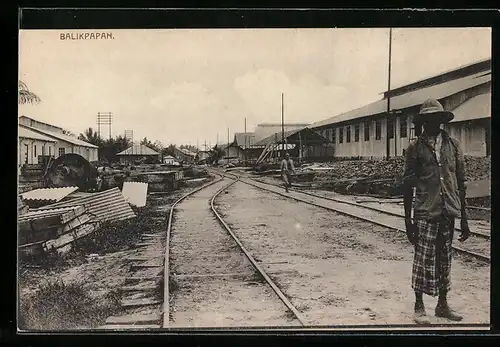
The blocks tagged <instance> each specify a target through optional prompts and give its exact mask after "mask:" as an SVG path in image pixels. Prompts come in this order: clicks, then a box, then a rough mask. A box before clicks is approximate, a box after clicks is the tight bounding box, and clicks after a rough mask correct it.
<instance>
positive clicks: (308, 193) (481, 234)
mask: <svg viewBox="0 0 500 347" xmlns="http://www.w3.org/2000/svg"><path fill="white" fill-rule="evenodd" d="M248 179H251V180H253V181H255V182H259V183H262V184H266V185H269V186H273V187H280V186H279V185H277V184H272V183H268V182H263V181H260V180H256V179H252V178H248ZM290 190H291V191H294V192H296V193H299V194H304V195H309V196H313V197H316V198H320V199H325V200H330V201H334V202H339V203H342V204H347V205H352V206H357V207H361V208H366V209H368V210H372V211H376V212H380V213H384V214H387V215H390V216H395V217H401V218H404V214H401V213H397V212H392V211H386V210H383V209H381V208H377V207H373V206H365V205H362V204H360V203H357V202H353V201H347V200H342V199H335V198H331V197H327V196H321V195H318V194H314V193H311V192H304V191H301V190H298V189H293V188H291V189H290ZM455 230H456V231H462V229H460V228H457V227H455ZM470 233H471V235H474V236H477V237H480V238H483V239H488V240H490V238H491V236H490V235H488V234H483V233H480V232H477V231H471V232H470Z"/></svg>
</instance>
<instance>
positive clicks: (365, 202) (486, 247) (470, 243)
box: [254, 179, 491, 257]
mask: <svg viewBox="0 0 500 347" xmlns="http://www.w3.org/2000/svg"><path fill="white" fill-rule="evenodd" d="M254 182H266V183H271V184H274V185H276V184H277V183H278V181H275V182H272V181H269V180H261V179H259V180H257V181H254ZM265 187H266V188H268V189H273V190H275V191H276V190H278V191H280V192H282V189H281V188H280V187H275V186H269V185H265ZM301 192H304V193H312V194H314V195H315V196H317V197H325V198H331V199H336V200H339V201H342V202H348V203H349V202H350V203H357V204H359V205H360V206H366V207H372V208H376V209H378V210H382V211H387V212H389V213H396V214H398V215H399V217H397V216H392V215H386V214H384V213H383V212H381V211H374V210H366V211H365V213H366V214H365V216H366V217H370V218H374V219H376V220H380V221H387V222H388V223H389V224H390V225H395V226H398V227H399V228H400V229H401V230H403V229H404V219H403V216H404V210H403V207H402V206H401V205H398V204H395V203H388V202H384V203H377V202H373V200H374V199H373V198H372V199H371V202H370V200H369V199H368V198H361V197H359V196H358V197H357V196H350V195H341V194H338V193H335V192H330V191H322V190H306V189H300V190H292V191H290V194H291V195H293V196H296V197H298V198H301V199H304V200H307V201H309V200H315V199H314V198H311V197H310V196H309V195H306V194H301ZM360 201H361V202H360ZM322 205H324V206H335V205H338V203H336V202H332V201H331V200H322ZM347 208H348V209H350V210H352V211H353V212H354V211H355V210H357V209H358V208H357V207H356V206H353V207H352V208H349V206H347ZM455 226H456V227H460V220H459V219H456V220H455ZM469 226H470V228H471V230H472V231H473V232H474V231H476V232H480V233H482V234H486V235H490V230H489V228H488V227H489V223H488V222H487V221H482V220H477V221H474V220H470V221H469ZM459 237H460V232H458V231H457V232H455V234H454V244H455V245H457V246H459V247H460V248H462V249H465V250H467V251H471V252H476V253H479V254H482V255H484V256H487V257H490V248H491V242H490V240H488V239H485V238H483V237H477V236H475V235H471V237H470V238H469V239H468V240H467V242H464V243H460V242H459V241H458V239H459Z"/></svg>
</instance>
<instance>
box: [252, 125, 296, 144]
mask: <svg viewBox="0 0 500 347" xmlns="http://www.w3.org/2000/svg"><path fill="white" fill-rule="evenodd" d="M303 129H305V127H304V128H301V129H294V130H288V131H285V133H284V138H285V139H286V138H287V137H288V136H291V135H293V134H296V133H298V132H299V131H301V130H303ZM276 138H277V139H278V141H281V132H280V133H274V134H272V135H269V136H268V137H266V138H264V139H262V140H260V141H259V142H257V143H255V145H256V146H265V145H267V144H268V143H272V142H275V141H276Z"/></svg>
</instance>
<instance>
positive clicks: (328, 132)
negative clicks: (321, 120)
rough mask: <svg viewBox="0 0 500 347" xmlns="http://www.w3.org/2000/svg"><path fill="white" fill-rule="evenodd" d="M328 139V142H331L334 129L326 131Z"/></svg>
mask: <svg viewBox="0 0 500 347" xmlns="http://www.w3.org/2000/svg"><path fill="white" fill-rule="evenodd" d="M326 138H327V139H328V141H330V139H331V138H332V129H328V130H327V131H326Z"/></svg>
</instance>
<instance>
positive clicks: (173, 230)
mask: <svg viewBox="0 0 500 347" xmlns="http://www.w3.org/2000/svg"><path fill="white" fill-rule="evenodd" d="M230 179H231V178H230ZM237 181H238V178H235V179H231V182H229V183H225V182H224V181H223V179H222V176H221V178H220V179H218V180H215V181H213V182H211V183H209V184H207V185H205V186H202V187H201V188H199V189H197V190H195V191H193V192H191V193H189V194H186V195H185V196H183V197H182V198H180V199H179V200H178V201H176V202H175V203H174V204H173V205H172V207H171V209H170V213H169V218H168V225H167V241H166V246H165V264H164V274H163V276H164V283H165V285H164V295H163V296H164V298H163V322H162V328H169V327H172V326H176V327H178V326H183V327H185V326H186V325H189V326H192V325H194V326H205V327H207V325H206V323H208V322H210V323H208V324H210V325H208V326H211V323H215V325H220V326H227V324H226V325H223V324H222V323H223V322H224V321H225V322H226V323H227V320H226V318H225V317H224V316H225V315H224V314H223V313H221V311H224V310H225V308H227V309H229V310H230V311H231V309H232V306H233V305H234V306H235V307H237V308H238V309H240V310H243V311H245V312H246V311H248V312H246V313H245V316H244V317H245V318H243V317H239V318H240V322H238V317H236V318H234V317H231V314H232V312H229V313H226V315H227V316H228V317H227V319H230V320H231V322H232V323H233V324H230V325H234V323H235V321H236V325H237V326H244V325H245V323H246V324H249V323H252V325H255V324H256V322H257V325H258V322H259V319H261V320H262V322H266V321H269V320H272V321H274V322H276V323H277V325H290V321H293V322H294V323H295V324H292V325H299V326H303V325H305V320H304V318H303V317H302V316H301V314H300V312H299V311H298V310H297V309H296V308H295V307H294V306H293V305H292V303H291V302H290V301H289V300H288V298H287V297H286V296H285V295H284V294H283V292H282V291H281V290H280V288H279V287H278V286H277V285H276V284H275V283H274V282H273V280H272V279H271V278H270V276H269V275H268V274H267V273H266V271H264V270H263V268H262V267H261V266H260V265H259V263H258V261H257V260H256V259H254V258H253V256H252V255H251V254H250V253H249V252H248V250H247V249H246V248H245V247H244V245H243V244H242V243H241V242H240V241H239V240H238V238H237V237H236V235H235V234H234V233H233V232H232V230H231V228H230V226H229V225H228V224H227V223H226V222H225V221H224V219H223V217H222V216H221V215H220V213H218V212H217V210H216V206H215V200H216V198H217V197H218V196H219V195H220V194H221V193H222V192H224V191H226V189H227V188H229V187H230V186H232V185H233V184H235V183H236V182H237ZM207 194H208V195H207ZM187 198H189V199H187ZM186 199H187V200H186ZM184 200H186V201H185V204H183V205H182V206H184V208H185V209H186V212H185V213H183V211H182V210H181V211H177V213H176V214H175V216H174V211H175V210H176V209H178V208H180V207H179V204H180V203H181V202H183V201H184ZM207 203H209V204H207ZM203 205H204V208H200V206H203ZM207 205H208V206H207ZM194 211H195V212H194ZM174 217H175V218H174ZM213 223H215V224H213ZM176 225H177V226H178V227H176ZM200 269H201V270H200ZM228 269H230V270H228ZM224 270H225V271H224ZM221 271H222V273H220V272H221ZM218 272H219V273H218ZM171 287H174V289H175V291H174V293H172V288H171ZM249 287H252V288H251V289H249ZM221 292H222V293H223V294H224V295H226V294H227V297H226V298H225V301H224V303H225V307H220V306H219V307H216V308H215V309H216V311H215V309H213V310H210V309H209V308H208V307H210V305H216V304H217V303H216V301H217V299H219V297H220V295H221ZM276 297H277V298H279V300H280V301H281V302H279V304H278V305H276V302H277V300H276V299H277V298H276ZM233 299H234V300H235V301H231V300H233ZM200 300H201V302H202V304H201V305H203V309H201V308H200V305H198V304H197V302H200ZM273 301H274V302H273ZM172 302H173V303H172ZM264 302H265V303H266V304H265V307H266V309H265V310H262V309H261V310H258V306H259V305H264ZM254 305H256V306H257V308H256V310H257V311H255V312H254V311H252V307H253V306H254ZM283 305H284V306H285V307H283ZM273 307H274V308H273ZM205 310H206V311H205ZM204 312H207V314H209V316H206V319H205V320H204V314H203V313H204ZM214 312H217V313H218V315H217V316H220V321H219V322H218V323H219V324H217V321H215V322H214V316H213V314H214ZM263 312H264V313H263ZM237 315H238V314H236V316H237ZM250 316H251V317H252V318H249V317H250ZM280 319H281V320H280ZM177 320H179V322H177ZM186 323H187V324H186Z"/></svg>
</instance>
